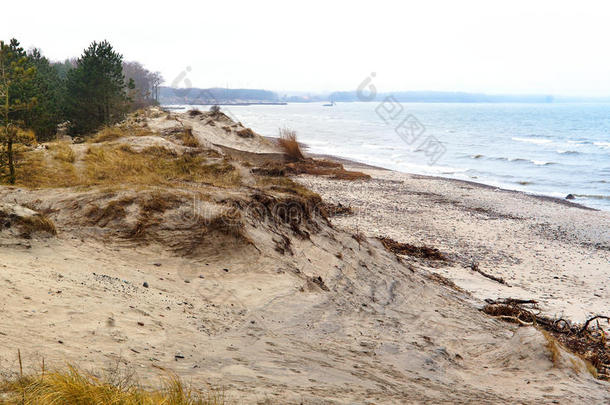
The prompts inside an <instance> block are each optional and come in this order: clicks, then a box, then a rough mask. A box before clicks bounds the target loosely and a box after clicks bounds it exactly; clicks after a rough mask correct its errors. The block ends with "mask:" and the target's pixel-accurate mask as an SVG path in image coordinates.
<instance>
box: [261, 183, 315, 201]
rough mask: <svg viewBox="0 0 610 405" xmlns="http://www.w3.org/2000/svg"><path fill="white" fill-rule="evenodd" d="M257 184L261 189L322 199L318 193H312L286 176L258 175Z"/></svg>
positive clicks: (311, 198)
mask: <svg viewBox="0 0 610 405" xmlns="http://www.w3.org/2000/svg"><path fill="white" fill-rule="evenodd" d="M257 185H258V186H259V187H261V188H263V189H267V190H272V191H278V192H280V193H286V194H293V195H297V196H300V197H303V198H304V199H306V200H315V201H316V202H318V201H319V202H321V201H322V198H321V197H320V195H319V194H317V193H314V192H313V191H311V190H309V189H308V188H307V187H305V186H302V185H301V184H299V183H297V182H295V181H293V180H292V179H290V178H288V177H260V178H258V179H257Z"/></svg>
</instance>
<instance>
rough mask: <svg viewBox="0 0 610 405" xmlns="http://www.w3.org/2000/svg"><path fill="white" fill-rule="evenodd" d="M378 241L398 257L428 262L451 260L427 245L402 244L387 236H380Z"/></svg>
mask: <svg viewBox="0 0 610 405" xmlns="http://www.w3.org/2000/svg"><path fill="white" fill-rule="evenodd" d="M377 239H379V241H380V242H381V244H382V245H383V247H385V248H386V249H387V250H388V251H390V252H392V253H394V254H397V255H406V256H412V257H417V258H420V259H428V260H440V261H449V258H448V257H447V256H446V255H445V254H444V253H442V252H441V251H440V250H438V249H437V248H433V247H430V246H426V245H423V246H415V245H411V244H409V243H400V242H396V241H395V240H393V239H391V238H388V237H386V236H380V237H378V238H377Z"/></svg>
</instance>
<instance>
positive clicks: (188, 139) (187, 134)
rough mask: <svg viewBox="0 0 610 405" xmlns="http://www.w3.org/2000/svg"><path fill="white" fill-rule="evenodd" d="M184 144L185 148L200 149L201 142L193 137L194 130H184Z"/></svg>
mask: <svg viewBox="0 0 610 405" xmlns="http://www.w3.org/2000/svg"><path fill="white" fill-rule="evenodd" d="M181 139H182V144H183V145H184V146H188V147H191V148H198V147H199V141H198V140H197V138H195V135H193V128H189V127H187V128H184V132H183V133H182V137H181Z"/></svg>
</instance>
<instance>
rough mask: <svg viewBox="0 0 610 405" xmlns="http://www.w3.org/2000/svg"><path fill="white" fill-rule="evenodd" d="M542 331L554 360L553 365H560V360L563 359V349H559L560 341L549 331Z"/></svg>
mask: <svg viewBox="0 0 610 405" xmlns="http://www.w3.org/2000/svg"><path fill="white" fill-rule="evenodd" d="M540 332H542V335H543V336H544V338H545V339H546V348H547V350H548V351H549V355H550V357H551V361H552V362H553V367H559V362H560V360H561V350H559V343H558V342H557V340H555V338H554V337H553V336H551V335H550V334H549V333H548V332H547V331H545V330H540Z"/></svg>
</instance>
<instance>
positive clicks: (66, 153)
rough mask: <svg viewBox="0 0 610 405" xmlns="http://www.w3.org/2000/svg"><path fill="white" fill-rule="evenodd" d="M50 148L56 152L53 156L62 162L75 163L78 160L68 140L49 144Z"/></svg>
mask: <svg viewBox="0 0 610 405" xmlns="http://www.w3.org/2000/svg"><path fill="white" fill-rule="evenodd" d="M49 150H51V151H52V152H55V153H54V155H53V157H54V158H55V159H57V160H59V161H60V162H64V163H74V162H75V161H76V154H75V153H74V150H72V148H71V147H70V145H69V144H68V143H67V142H56V143H53V144H49Z"/></svg>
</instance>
